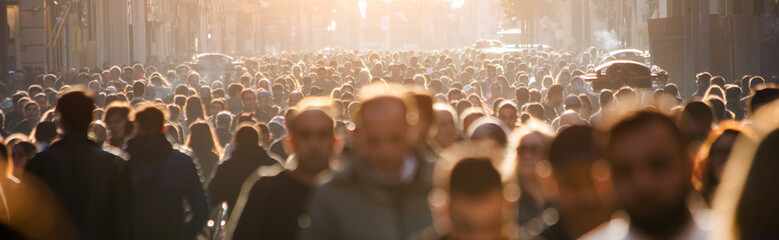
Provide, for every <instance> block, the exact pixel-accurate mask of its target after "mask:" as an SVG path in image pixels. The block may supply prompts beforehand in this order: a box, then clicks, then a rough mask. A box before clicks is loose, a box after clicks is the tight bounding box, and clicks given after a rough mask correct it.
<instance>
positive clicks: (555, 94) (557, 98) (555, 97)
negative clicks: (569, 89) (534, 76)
mask: <svg viewBox="0 0 779 240" xmlns="http://www.w3.org/2000/svg"><path fill="white" fill-rule="evenodd" d="M563 90H564V89H563V86H561V85H560V84H554V85H552V86H551V87H549V91H547V92H546V101H547V103H548V104H549V105H551V106H552V107H556V106H559V105H560V104H562V103H563Z"/></svg>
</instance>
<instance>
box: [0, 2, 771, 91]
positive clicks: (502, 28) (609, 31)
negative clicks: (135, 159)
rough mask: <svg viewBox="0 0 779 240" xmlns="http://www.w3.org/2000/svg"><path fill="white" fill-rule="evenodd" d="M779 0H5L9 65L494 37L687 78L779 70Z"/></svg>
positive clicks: (462, 43) (458, 43) (440, 44)
mask: <svg viewBox="0 0 779 240" xmlns="http://www.w3.org/2000/svg"><path fill="white" fill-rule="evenodd" d="M778 2H779V0H0V3H2V4H5V5H7V7H6V9H7V18H5V19H7V26H8V27H9V29H8V31H7V33H8V42H7V43H8V45H7V46H8V53H7V55H8V58H7V59H8V62H7V65H8V66H7V69H9V70H13V69H17V68H21V67H23V66H24V67H34V66H40V67H44V68H46V69H48V70H52V69H60V68H63V67H83V66H88V67H103V66H105V65H116V64H118V65H122V64H131V63H133V62H147V61H149V60H150V59H152V58H156V59H158V60H161V61H163V60H165V59H166V58H168V57H173V58H175V59H177V60H181V59H188V58H191V57H192V56H194V55H195V54H197V53H207V52H219V53H225V54H228V55H232V56H254V55H256V54H261V53H277V52H281V51H288V52H299V51H318V50H321V49H327V48H336V49H347V50H369V49H372V50H378V49H388V50H398V49H452V48H461V47H466V46H471V45H472V44H473V43H474V42H475V41H476V40H479V39H488V40H502V41H503V42H504V43H513V44H546V45H549V46H551V47H556V48H562V49H569V50H579V49H583V48H586V47H589V46H592V45H595V46H598V47H600V48H603V49H606V50H613V49H619V48H638V49H641V50H651V52H652V54H653V60H654V61H656V62H664V63H666V64H664V65H666V66H667V68H679V69H673V70H674V71H672V72H684V74H676V77H679V78H684V79H685V80H686V79H687V78H689V77H691V75H690V74H691V73H693V72H699V71H702V70H705V69H717V70H716V71H722V72H715V73H714V74H717V75H723V76H726V77H738V76H740V75H741V74H743V73H746V72H750V73H756V72H764V73H765V74H764V75H767V76H770V75H772V74H779V73H776V71H779V70H777V68H776V67H771V66H772V65H771V64H776V63H777V62H779V61H777V58H778V57H777V54H775V53H776V52H779V47H777V45H778V44H779V43H777V41H776V39H779V36H777V35H779V33H777V31H779V30H778V29H779V27H777V26H779V23H778V22H779V20H777V18H778V17H777V12H779V10H777V8H779V7H777V6H778V5H779V3H778ZM3 25H5V24H3ZM0 41H2V39H0ZM0 53H2V52H0ZM668 63H672V64H668ZM676 63H678V64H676ZM773 66H776V65H773ZM672 77H674V76H673V75H672Z"/></svg>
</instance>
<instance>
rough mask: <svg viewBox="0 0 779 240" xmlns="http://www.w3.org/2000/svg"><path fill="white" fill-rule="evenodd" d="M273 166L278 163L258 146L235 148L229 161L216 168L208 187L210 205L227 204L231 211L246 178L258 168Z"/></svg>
mask: <svg viewBox="0 0 779 240" xmlns="http://www.w3.org/2000/svg"><path fill="white" fill-rule="evenodd" d="M273 164H279V161H278V160H276V159H273V158H272V157H271V156H270V155H268V152H267V151H265V149H264V148H262V147H260V146H259V145H257V146H251V147H242V148H236V149H235V150H234V151H233V154H232V156H231V157H230V159H228V160H227V161H224V162H222V164H220V165H219V167H217V168H216V174H215V175H214V178H213V179H211V182H210V183H209V185H208V194H209V197H211V204H212V205H214V206H215V205H219V204H221V203H222V202H227V206H229V209H232V208H233V206H235V201H236V199H238V195H239V194H240V193H241V186H242V185H243V182H244V181H246V177H248V176H249V174H252V173H253V172H254V171H255V170H257V168H258V167H260V166H263V165H265V166H268V165H273Z"/></svg>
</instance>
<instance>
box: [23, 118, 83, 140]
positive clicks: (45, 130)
mask: <svg viewBox="0 0 779 240" xmlns="http://www.w3.org/2000/svg"><path fill="white" fill-rule="evenodd" d="M88 127H89V126H88V125H87V128H88ZM56 137H57V125H56V124H54V123H53V122H40V123H38V125H37V126H35V141H36V142H39V143H51V142H52V141H54V138H56Z"/></svg>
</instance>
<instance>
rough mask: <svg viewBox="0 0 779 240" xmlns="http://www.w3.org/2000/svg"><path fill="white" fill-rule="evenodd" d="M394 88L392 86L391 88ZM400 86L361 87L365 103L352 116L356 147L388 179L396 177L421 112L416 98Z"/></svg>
mask: <svg viewBox="0 0 779 240" xmlns="http://www.w3.org/2000/svg"><path fill="white" fill-rule="evenodd" d="M390 88H391V89H393V90H391V89H390ZM402 91H403V90H400V87H399V86H394V85H393V86H389V88H388V87H385V86H382V85H376V84H374V85H371V86H369V87H366V88H364V89H363V90H362V92H361V95H360V98H361V101H360V102H362V104H361V105H360V108H359V109H358V110H357V112H356V114H355V116H354V117H353V119H354V123H355V130H354V137H355V145H356V149H358V150H360V151H361V152H360V154H361V155H363V157H364V159H365V160H366V163H367V164H368V165H369V166H370V167H372V168H374V170H375V171H377V172H378V173H379V174H381V175H383V177H384V178H387V179H388V180H390V181H392V180H397V178H399V177H400V171H401V168H402V165H403V159H404V158H405V156H406V154H407V153H408V151H409V148H410V142H409V140H411V138H410V137H411V134H412V133H411V132H410V131H409V130H410V127H411V126H412V125H416V124H417V122H418V120H419V115H418V113H417V111H416V109H415V107H416V103H414V101H413V98H409V97H402V95H398V93H402Z"/></svg>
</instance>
